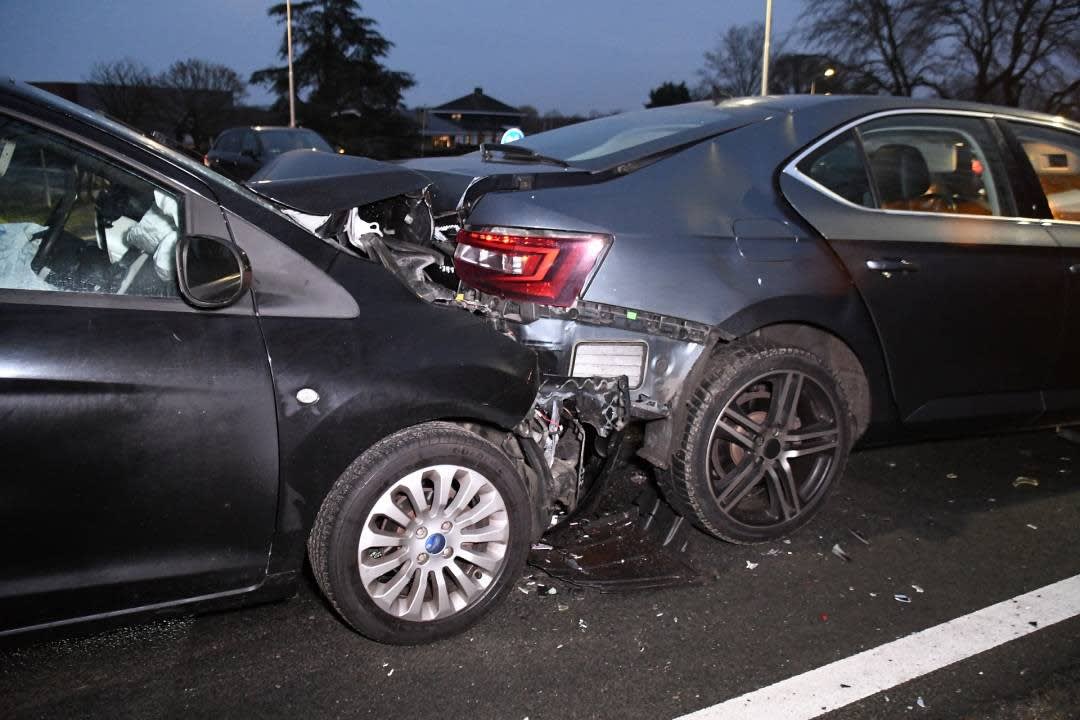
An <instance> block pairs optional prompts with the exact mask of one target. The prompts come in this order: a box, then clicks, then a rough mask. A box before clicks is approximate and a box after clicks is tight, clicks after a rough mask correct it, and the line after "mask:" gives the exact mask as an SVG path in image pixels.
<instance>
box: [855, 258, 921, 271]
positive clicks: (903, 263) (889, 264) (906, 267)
mask: <svg viewBox="0 0 1080 720" xmlns="http://www.w3.org/2000/svg"><path fill="white" fill-rule="evenodd" d="M866 267H868V268H870V269H871V270H873V271H874V272H879V273H905V272H915V271H916V270H918V269H919V266H918V265H916V264H915V263H913V262H911V261H910V260H905V259H903V258H878V259H876V260H867V261H866Z"/></svg>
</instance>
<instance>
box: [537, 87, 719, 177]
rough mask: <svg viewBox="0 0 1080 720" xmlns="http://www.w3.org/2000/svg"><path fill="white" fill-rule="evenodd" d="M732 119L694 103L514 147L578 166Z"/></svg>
mask: <svg viewBox="0 0 1080 720" xmlns="http://www.w3.org/2000/svg"><path fill="white" fill-rule="evenodd" d="M733 117H734V116H733V113H730V112H728V111H726V110H724V109H723V108H718V107H717V106H715V105H713V104H712V103H710V102H705V103H694V104H691V105H678V106H674V107H670V108H660V109H655V110H638V111H635V112H628V113H622V114H620V115H612V116H610V117H605V118H598V119H596V120H589V121H587V122H583V123H577V124H576V125H568V126H566V127H562V128H559V129H557V130H549V131H548V132H543V133H539V134H537V135H530V136H529V137H527V138H524V139H523V140H521V141H520V142H518V143H516V144H519V145H521V146H523V147H527V148H529V149H530V150H535V151H536V152H538V153H540V154H541V155H547V156H549V157H554V158H558V159H560V160H565V161H566V162H570V163H572V162H581V161H589V160H597V159H600V158H605V157H609V156H613V155H617V154H620V153H624V152H627V151H630V150H634V149H637V148H644V147H645V146H647V145H649V144H651V143H654V142H656V141H658V140H663V139H665V138H669V139H674V138H675V136H678V135H682V134H691V133H693V132H694V131H695V130H699V129H701V128H704V127H707V126H711V125H716V124H718V123H724V122H725V121H727V122H728V123H731V124H733Z"/></svg>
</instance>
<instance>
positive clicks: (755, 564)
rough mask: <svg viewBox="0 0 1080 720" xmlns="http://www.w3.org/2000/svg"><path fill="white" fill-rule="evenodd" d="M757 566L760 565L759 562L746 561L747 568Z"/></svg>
mask: <svg viewBox="0 0 1080 720" xmlns="http://www.w3.org/2000/svg"><path fill="white" fill-rule="evenodd" d="M757 566H758V564H757V563H756V562H750V561H749V560H747V561H746V569H747V570H753V569H754V568H756V567H757Z"/></svg>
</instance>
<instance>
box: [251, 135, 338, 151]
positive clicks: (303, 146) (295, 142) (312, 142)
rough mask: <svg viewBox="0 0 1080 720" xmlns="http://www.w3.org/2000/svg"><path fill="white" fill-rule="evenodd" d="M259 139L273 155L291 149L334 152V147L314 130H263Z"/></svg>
mask: <svg viewBox="0 0 1080 720" xmlns="http://www.w3.org/2000/svg"><path fill="white" fill-rule="evenodd" d="M259 139H260V140H262V144H263V147H264V148H266V151H267V152H268V153H270V154H271V155H280V154H281V153H284V152H289V151H290V150H321V151H322V152H334V150H333V148H331V147H330V145H329V144H328V143H327V142H326V141H325V140H323V139H322V138H321V137H320V136H319V134H318V133H316V132H314V131H312V130H263V131H262V132H260V133H259Z"/></svg>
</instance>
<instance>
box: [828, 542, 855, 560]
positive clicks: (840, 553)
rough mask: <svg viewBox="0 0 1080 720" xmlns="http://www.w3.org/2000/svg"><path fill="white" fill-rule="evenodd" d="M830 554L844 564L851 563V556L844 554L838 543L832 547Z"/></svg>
mask: <svg viewBox="0 0 1080 720" xmlns="http://www.w3.org/2000/svg"><path fill="white" fill-rule="evenodd" d="M832 554H833V555H835V556H836V557H838V558H840V559H841V560H843V561H844V562H851V556H850V555H848V554H847V553H846V552H844V548H842V547H840V543H836V544H835V545H833V546H832Z"/></svg>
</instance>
